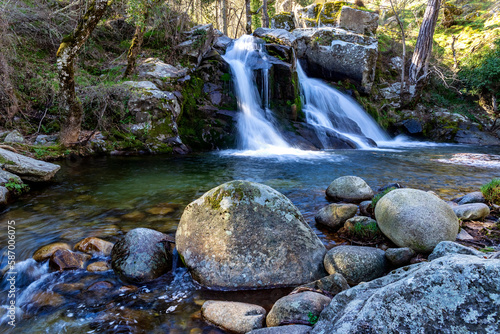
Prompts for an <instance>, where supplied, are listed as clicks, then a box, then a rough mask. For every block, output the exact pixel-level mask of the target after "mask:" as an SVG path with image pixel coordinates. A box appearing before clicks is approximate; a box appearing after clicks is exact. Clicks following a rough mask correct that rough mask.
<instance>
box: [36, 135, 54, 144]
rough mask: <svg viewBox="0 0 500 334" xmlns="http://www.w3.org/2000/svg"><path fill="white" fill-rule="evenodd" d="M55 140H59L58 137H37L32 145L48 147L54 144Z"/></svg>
mask: <svg viewBox="0 0 500 334" xmlns="http://www.w3.org/2000/svg"><path fill="white" fill-rule="evenodd" d="M57 138H59V136H58V135H38V136H36V138H35V142H34V144H35V145H50V144H54V143H55V142H56V140H57Z"/></svg>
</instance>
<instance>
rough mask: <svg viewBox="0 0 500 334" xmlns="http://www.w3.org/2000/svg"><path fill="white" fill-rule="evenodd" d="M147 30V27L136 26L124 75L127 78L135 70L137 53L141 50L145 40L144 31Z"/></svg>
mask: <svg viewBox="0 0 500 334" xmlns="http://www.w3.org/2000/svg"><path fill="white" fill-rule="evenodd" d="M145 32H146V27H141V26H138V25H137V26H136V27H135V33H134V38H132V44H131V45H130V48H129V49H128V53H127V68H126V69H125V73H123V77H124V78H126V77H128V76H129V75H131V74H132V73H134V71H135V67H136V61H137V55H138V54H139V52H140V51H141V45H142V42H143V40H144V33H145Z"/></svg>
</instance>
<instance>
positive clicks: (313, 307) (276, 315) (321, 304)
mask: <svg viewBox="0 0 500 334" xmlns="http://www.w3.org/2000/svg"><path fill="white" fill-rule="evenodd" d="M330 301H331V298H328V297H326V296H325V295H322V294H320V293H316V292H311V291H306V292H301V293H296V294H293V295H288V296H285V297H283V298H280V299H278V301H277V302H276V303H275V304H274V305H273V308H272V309H271V311H269V314H268V315H267V317H266V324H267V326H268V327H274V326H280V325H284V324H286V323H292V324H293V323H298V322H299V323H300V322H305V323H310V321H311V319H312V318H313V317H318V316H319V314H320V313H321V311H323V309H324V308H325V307H326V306H327V305H328V304H329V303H330Z"/></svg>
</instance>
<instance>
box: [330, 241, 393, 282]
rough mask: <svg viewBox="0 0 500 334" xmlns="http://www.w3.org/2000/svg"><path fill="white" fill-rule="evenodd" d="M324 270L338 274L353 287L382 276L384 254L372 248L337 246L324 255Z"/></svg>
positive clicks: (384, 266) (384, 267)
mask: <svg viewBox="0 0 500 334" xmlns="http://www.w3.org/2000/svg"><path fill="white" fill-rule="evenodd" d="M324 262H325V268H326V271H327V272H328V273H329V274H335V273H339V274H341V275H342V276H344V277H345V279H346V280H347V283H349V284H351V285H354V284H358V283H361V282H366V281H371V280H373V279H375V278H378V277H380V276H382V275H383V274H384V273H385V271H386V269H387V260H386V258H385V252H384V251H383V250H381V249H378V248H374V247H362V246H337V247H335V248H332V249H330V250H329V251H328V253H326V256H325V260H324Z"/></svg>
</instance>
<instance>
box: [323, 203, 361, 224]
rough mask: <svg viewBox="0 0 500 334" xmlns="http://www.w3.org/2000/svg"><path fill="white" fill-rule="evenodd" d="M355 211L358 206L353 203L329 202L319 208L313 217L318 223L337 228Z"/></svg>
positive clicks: (352, 215)
mask: <svg viewBox="0 0 500 334" xmlns="http://www.w3.org/2000/svg"><path fill="white" fill-rule="evenodd" d="M356 211H358V207H357V205H354V204H330V205H327V206H325V207H324V208H321V209H320V210H319V211H318V213H317V214H316V216H315V217H314V219H315V220H316V222H317V223H318V224H321V225H325V226H327V227H329V228H330V229H332V230H338V229H339V228H341V227H342V226H343V225H344V223H345V221H346V220H347V219H349V218H351V217H354V215H355V214H356Z"/></svg>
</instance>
